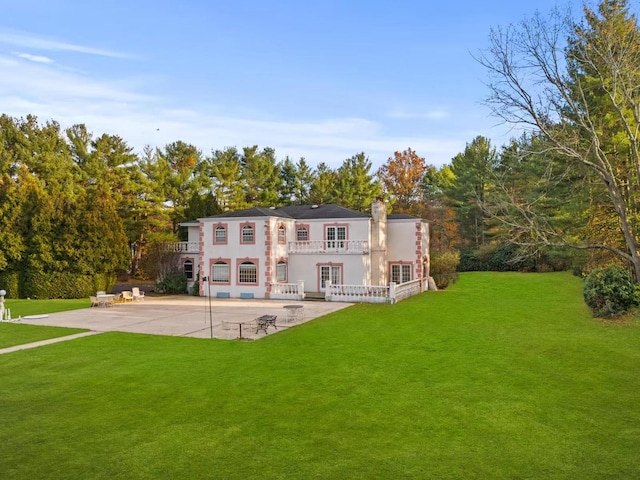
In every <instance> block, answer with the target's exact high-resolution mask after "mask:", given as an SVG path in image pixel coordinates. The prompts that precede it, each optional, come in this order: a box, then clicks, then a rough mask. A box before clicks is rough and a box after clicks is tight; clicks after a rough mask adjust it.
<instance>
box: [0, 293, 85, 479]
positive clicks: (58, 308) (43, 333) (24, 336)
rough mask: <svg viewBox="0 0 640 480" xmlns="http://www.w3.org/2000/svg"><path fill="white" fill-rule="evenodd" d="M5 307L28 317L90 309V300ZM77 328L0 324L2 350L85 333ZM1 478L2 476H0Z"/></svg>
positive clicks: (25, 302)
mask: <svg viewBox="0 0 640 480" xmlns="http://www.w3.org/2000/svg"><path fill="white" fill-rule="evenodd" d="M5 306H6V307H7V308H9V309H11V317H12V318H13V319H17V318H18V317H20V316H22V317H26V316H27V315H38V314H43V313H55V312H62V311H65V310H76V309H78V308H87V307H89V300H87V299H81V300H6V302H5ZM84 331H86V330H81V329H77V328H58V327H39V326H35V325H23V324H19V323H0V348H6V347H12V346H14V345H22V344H24V343H31V342H37V341H40V340H46V339H48V338H55V337H62V336H65V335H73V334H74V333H78V332H84ZM0 477H1V475H0Z"/></svg>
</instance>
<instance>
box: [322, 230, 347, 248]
mask: <svg viewBox="0 0 640 480" xmlns="http://www.w3.org/2000/svg"><path fill="white" fill-rule="evenodd" d="M326 232H327V248H335V249H344V248H345V246H346V240H347V227H342V226H340V227H333V226H331V227H327V230H326Z"/></svg>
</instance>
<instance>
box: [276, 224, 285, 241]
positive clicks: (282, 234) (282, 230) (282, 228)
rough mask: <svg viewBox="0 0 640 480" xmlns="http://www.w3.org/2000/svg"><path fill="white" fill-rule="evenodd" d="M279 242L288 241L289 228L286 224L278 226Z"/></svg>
mask: <svg viewBox="0 0 640 480" xmlns="http://www.w3.org/2000/svg"><path fill="white" fill-rule="evenodd" d="M278 243H287V229H286V228H285V226H284V225H280V226H279V227H278Z"/></svg>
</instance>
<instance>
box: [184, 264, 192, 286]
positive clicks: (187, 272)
mask: <svg viewBox="0 0 640 480" xmlns="http://www.w3.org/2000/svg"><path fill="white" fill-rule="evenodd" d="M182 269H183V271H184V275H185V276H186V277H187V280H189V281H191V280H193V260H185V261H184V263H183V264H182Z"/></svg>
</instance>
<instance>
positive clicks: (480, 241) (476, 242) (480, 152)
mask: <svg viewBox="0 0 640 480" xmlns="http://www.w3.org/2000/svg"><path fill="white" fill-rule="evenodd" d="M496 160H497V156H496V150H495V148H493V147H492V146H491V142H490V141H489V140H488V139H486V138H485V137H482V136H478V137H476V138H474V139H473V141H472V142H471V143H469V144H467V146H466V147H465V149H464V153H459V154H458V155H456V156H455V157H454V158H453V160H452V161H451V173H452V174H453V181H452V182H450V183H449V184H447V185H443V187H444V193H445V194H446V195H447V197H448V198H449V199H450V201H451V206H452V207H453V209H454V211H455V212H456V214H457V217H458V222H459V224H460V229H461V232H460V233H461V235H462V241H463V243H465V244H467V245H469V246H471V247H473V248H478V247H480V246H481V245H484V244H485V243H486V242H487V239H488V236H487V231H488V228H489V227H488V225H487V223H486V219H485V211H486V207H485V203H486V197H487V191H488V190H489V188H490V184H491V181H492V178H493V173H492V172H493V168H494V166H495V164H496Z"/></svg>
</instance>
